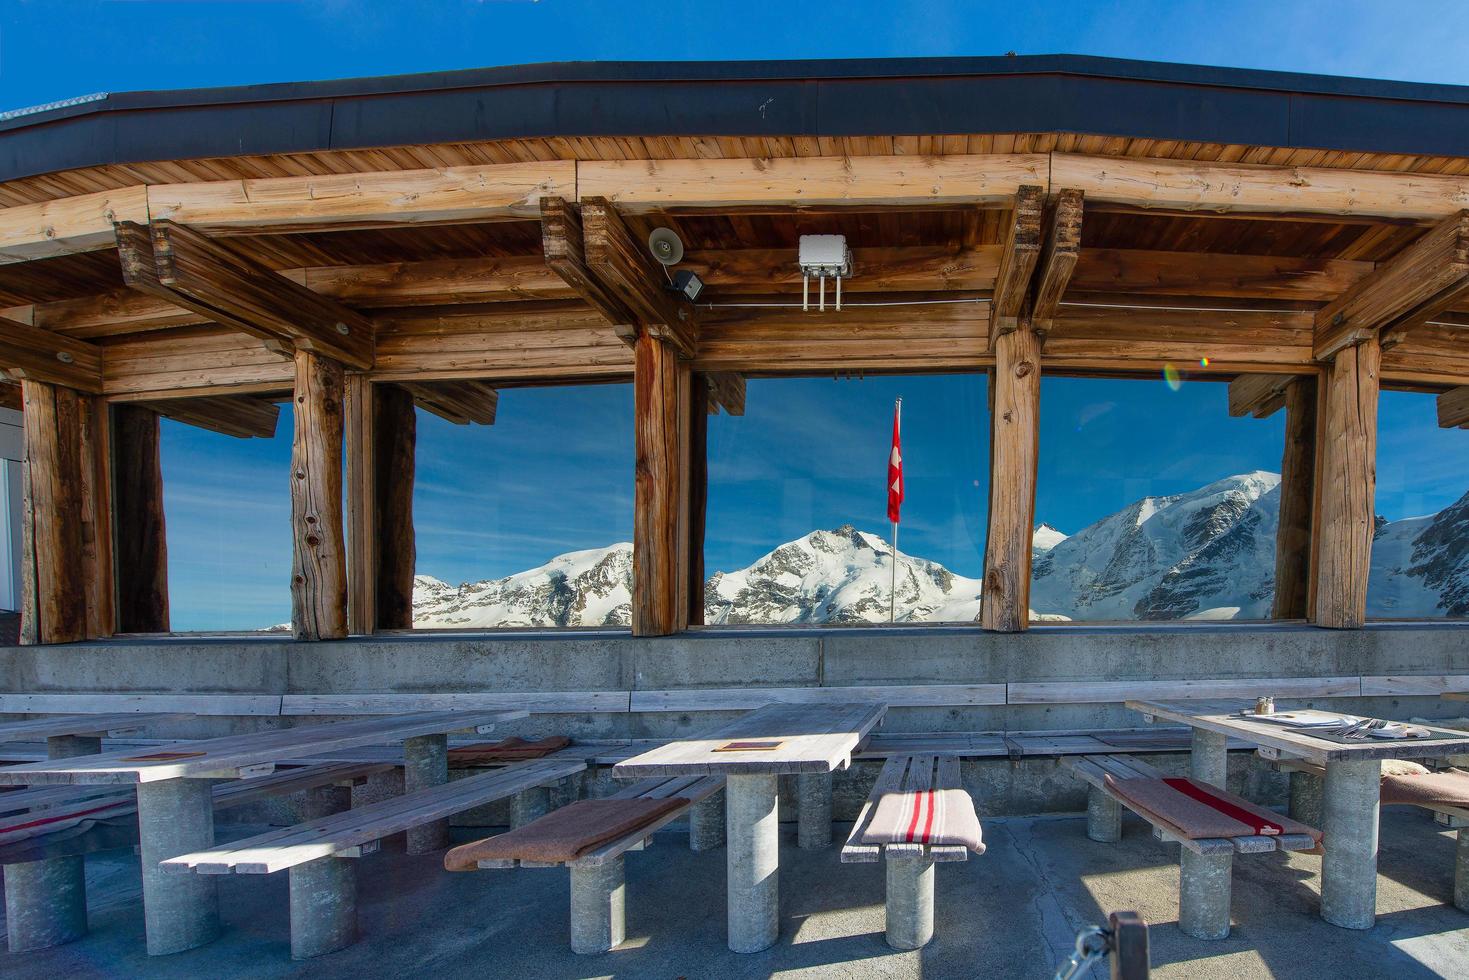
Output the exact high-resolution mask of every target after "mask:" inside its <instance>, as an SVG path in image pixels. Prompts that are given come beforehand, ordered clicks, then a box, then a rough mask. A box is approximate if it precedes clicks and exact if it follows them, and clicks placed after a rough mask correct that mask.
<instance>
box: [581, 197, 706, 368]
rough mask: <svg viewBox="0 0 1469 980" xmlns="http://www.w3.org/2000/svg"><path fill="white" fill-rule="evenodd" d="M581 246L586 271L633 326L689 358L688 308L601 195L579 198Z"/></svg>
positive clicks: (695, 333)
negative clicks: (626, 314) (634, 324)
mask: <svg viewBox="0 0 1469 980" xmlns="http://www.w3.org/2000/svg"><path fill="white" fill-rule="evenodd" d="M581 211H582V215H581V216H582V245H583V249H584V253H585V258H586V266H587V270H588V271H589V272H590V273H591V274H592V276H594V277H595V278H596V279H597V281H598V282H600V283H601V285H602V288H603V289H604V290H605V291H606V292H607V293H608V294H610V295H611V296H612V297H614V298H615V299H616V300H617V302H618V303H619V304H620V305H621V306H623V307H625V308H626V309H627V310H628V312H630V313H631V314H632V316H633V318H634V321H635V322H636V323H637V325H638V326H639V327H640V328H641V329H643V330H646V331H648V332H649V333H651V334H652V335H653V336H655V337H657V338H659V339H660V340H664V341H666V342H668V343H669V344H671V345H673V347H674V348H675V349H677V351H678V353H679V355H680V356H681V357H685V358H688V357H693V356H694V352H695V350H696V349H697V347H698V339H699V329H698V319H697V317H696V316H695V313H694V307H693V305H692V304H690V303H685V302H684V301H683V300H682V299H681V298H680V296H679V294H678V293H675V292H673V291H671V290H669V289H668V288H667V285H668V279H667V276H668V273H667V270H666V269H665V268H663V266H661V265H659V263H658V262H657V261H655V260H654V259H653V257H652V255H650V254H649V253H648V250H647V248H646V247H645V245H644V244H643V242H641V241H639V240H637V239H635V238H634V237H633V235H632V233H631V231H629V229H628V227H627V223H626V222H625V221H624V220H623V218H622V216H621V215H620V214H618V213H617V209H616V208H614V207H613V206H612V205H611V204H610V203H609V202H608V201H607V200H606V199H604V198H595V197H587V198H583V199H582V209H581Z"/></svg>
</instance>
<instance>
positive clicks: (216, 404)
mask: <svg viewBox="0 0 1469 980" xmlns="http://www.w3.org/2000/svg"><path fill="white" fill-rule="evenodd" d="M143 404H144V405H145V406H146V407H148V408H151V409H152V410H153V411H155V412H157V413H158V414H159V415H163V416H165V417H167V418H170V419H173V420H174V421H175V422H183V423H184V424H185V425H192V426H197V427H198V428H201V429H208V430H210V431H211V432H218V433H219V434H220V435H226V436H233V437H235V438H236V439H270V438H272V437H273V436H274V435H275V428H276V423H277V422H278V421H279V420H280V414H281V410H280V406H279V405H277V404H275V403H274V402H270V401H266V400H265V399H263V398H256V397H253V396H251V395H214V396H207V395H206V396H203V397H199V398H167V399H164V400H162V401H157V402H145V403H143Z"/></svg>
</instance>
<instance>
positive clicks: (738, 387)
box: [701, 371, 745, 415]
mask: <svg viewBox="0 0 1469 980" xmlns="http://www.w3.org/2000/svg"><path fill="white" fill-rule="evenodd" d="M701 377H702V378H703V379H704V387H705V388H707V389H708V395H707V396H706V397H705V399H704V401H705V402H706V403H707V406H708V407H707V409H706V410H707V412H708V414H710V415H716V414H718V412H719V410H720V409H721V408H722V409H724V412H725V414H726V415H744V414H745V379H744V378H743V377H742V376H741V375H738V374H734V373H732V372H729V371H716V372H714V373H712V374H704V375H701Z"/></svg>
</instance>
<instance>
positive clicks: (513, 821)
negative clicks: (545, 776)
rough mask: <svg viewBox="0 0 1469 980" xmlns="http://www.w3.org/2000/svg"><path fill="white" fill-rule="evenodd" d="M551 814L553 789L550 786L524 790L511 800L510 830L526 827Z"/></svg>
mask: <svg viewBox="0 0 1469 980" xmlns="http://www.w3.org/2000/svg"><path fill="white" fill-rule="evenodd" d="M550 812H551V788H550V787H549V786H532V787H531V788H530V789H523V790H521V791H520V792H519V793H516V794H515V795H514V796H513V797H511V799H510V829H511V830H514V829H516V828H517V827H524V826H525V825H526V824H528V823H531V822H533V821H535V820H537V819H538V818H540V817H544V816H545V815H546V814H548V813H550Z"/></svg>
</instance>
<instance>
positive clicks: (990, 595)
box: [980, 330, 1041, 632]
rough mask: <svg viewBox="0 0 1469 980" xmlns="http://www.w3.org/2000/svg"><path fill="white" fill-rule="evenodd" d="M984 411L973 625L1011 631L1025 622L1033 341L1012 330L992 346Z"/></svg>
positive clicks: (1034, 408)
mask: <svg viewBox="0 0 1469 980" xmlns="http://www.w3.org/2000/svg"><path fill="white" fill-rule="evenodd" d="M992 392H993V397H994V406H993V409H992V410H991V413H990V494H989V531H988V536H987V537H986V539H985V559H984V589H983V592H982V594H981V599H980V623H981V624H982V625H983V626H984V628H985V629H991V630H1002V631H1005V632H1016V631H1019V630H1023V629H1025V628H1026V626H1027V624H1028V623H1029V621H1030V559H1031V539H1032V537H1033V523H1034V519H1035V477H1036V465H1037V462H1038V456H1039V439H1040V395H1041V338H1040V335H1039V334H1037V333H1036V332H1035V331H1034V330H1015V331H1012V332H1010V333H1007V334H1003V335H1002V336H1001V337H1000V338H999V339H998V340H997V341H996V342H995V370H994V381H993V387H992Z"/></svg>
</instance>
